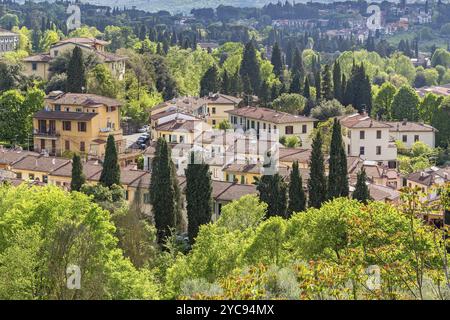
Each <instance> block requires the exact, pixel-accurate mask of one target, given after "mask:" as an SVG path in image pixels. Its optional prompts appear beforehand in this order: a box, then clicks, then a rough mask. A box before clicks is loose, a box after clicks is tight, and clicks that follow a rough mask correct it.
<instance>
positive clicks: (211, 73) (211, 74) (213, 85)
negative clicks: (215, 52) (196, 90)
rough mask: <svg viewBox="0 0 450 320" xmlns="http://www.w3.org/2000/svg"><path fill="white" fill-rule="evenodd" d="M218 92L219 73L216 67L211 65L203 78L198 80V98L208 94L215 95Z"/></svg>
mask: <svg viewBox="0 0 450 320" xmlns="http://www.w3.org/2000/svg"><path fill="white" fill-rule="evenodd" d="M219 90H220V79H219V71H218V70H217V67H216V65H212V66H211V67H210V68H209V69H208V70H206V72H205V74H204V75H203V78H202V79H201V80H200V96H201V97H204V96H207V95H208V94H210V93H216V92H219Z"/></svg>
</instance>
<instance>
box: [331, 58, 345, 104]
mask: <svg viewBox="0 0 450 320" xmlns="http://www.w3.org/2000/svg"><path fill="white" fill-rule="evenodd" d="M333 90H334V98H335V99H336V100H337V101H339V102H340V103H342V101H343V100H342V73H341V65H340V64H339V61H337V60H336V61H335V62H334V65H333Z"/></svg>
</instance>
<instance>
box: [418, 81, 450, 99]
mask: <svg viewBox="0 0 450 320" xmlns="http://www.w3.org/2000/svg"><path fill="white" fill-rule="evenodd" d="M416 92H417V94H418V95H419V96H421V97H423V96H425V95H426V94H427V93H434V94H437V95H442V96H448V95H450V84H444V85H441V86H431V87H423V88H419V89H416Z"/></svg>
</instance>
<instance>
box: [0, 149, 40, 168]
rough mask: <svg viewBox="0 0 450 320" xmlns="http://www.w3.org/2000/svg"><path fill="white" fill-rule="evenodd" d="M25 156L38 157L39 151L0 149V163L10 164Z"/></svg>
mask: <svg viewBox="0 0 450 320" xmlns="http://www.w3.org/2000/svg"><path fill="white" fill-rule="evenodd" d="M27 156H35V157H38V156H39V153H36V152H31V151H23V150H14V149H0V164H6V165H10V164H12V163H14V162H16V161H19V160H20V159H23V158H25V157H27Z"/></svg>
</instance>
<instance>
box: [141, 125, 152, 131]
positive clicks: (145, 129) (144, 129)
mask: <svg viewBox="0 0 450 320" xmlns="http://www.w3.org/2000/svg"><path fill="white" fill-rule="evenodd" d="M149 129H150V126H149V125H147V124H146V125H145V126H142V127H141V128H139V129H138V132H148V130H149Z"/></svg>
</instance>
